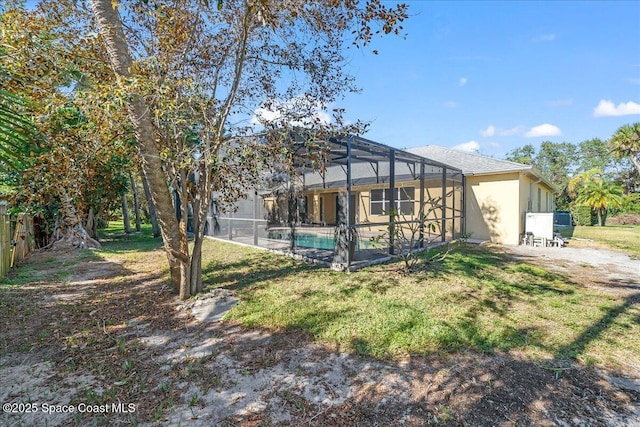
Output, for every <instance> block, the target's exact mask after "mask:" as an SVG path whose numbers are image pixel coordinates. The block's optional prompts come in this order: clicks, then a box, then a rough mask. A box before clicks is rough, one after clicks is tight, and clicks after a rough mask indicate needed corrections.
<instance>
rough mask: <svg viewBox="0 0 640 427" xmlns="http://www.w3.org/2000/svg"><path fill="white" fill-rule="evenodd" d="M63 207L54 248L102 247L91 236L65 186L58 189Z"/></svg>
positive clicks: (55, 235) (55, 232)
mask: <svg viewBox="0 0 640 427" xmlns="http://www.w3.org/2000/svg"><path fill="white" fill-rule="evenodd" d="M58 195H59V196H60V202H61V205H62V206H61V207H62V220H61V221H56V226H55V230H54V233H53V235H54V239H55V240H54V242H53V243H52V245H53V248H55V249H59V248H68V247H74V248H82V249H88V248H100V243H99V242H98V241H97V240H95V239H93V238H91V236H89V233H87V231H86V230H85V229H84V227H83V226H82V220H81V219H80V217H79V216H78V212H77V211H76V208H75V207H74V206H73V202H72V201H71V197H69V194H67V192H66V190H65V189H64V188H60V189H59V190H58Z"/></svg>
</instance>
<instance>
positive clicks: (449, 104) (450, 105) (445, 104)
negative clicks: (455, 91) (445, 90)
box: [442, 101, 458, 108]
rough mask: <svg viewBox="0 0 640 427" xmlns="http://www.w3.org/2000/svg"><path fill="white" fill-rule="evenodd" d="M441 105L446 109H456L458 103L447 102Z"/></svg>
mask: <svg viewBox="0 0 640 427" xmlns="http://www.w3.org/2000/svg"><path fill="white" fill-rule="evenodd" d="M442 105H443V106H445V107H447V108H456V107H457V106H458V103H457V102H455V101H447V102H445V103H444V104H442Z"/></svg>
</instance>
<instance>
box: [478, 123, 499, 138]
mask: <svg viewBox="0 0 640 427" xmlns="http://www.w3.org/2000/svg"><path fill="white" fill-rule="evenodd" d="M495 134H496V127H495V126H494V125H489V127H488V128H486V129H485V130H481V131H480V135H482V136H485V137H489V136H494V135H495Z"/></svg>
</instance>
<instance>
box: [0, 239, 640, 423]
mask: <svg viewBox="0 0 640 427" xmlns="http://www.w3.org/2000/svg"><path fill="white" fill-rule="evenodd" d="M500 250H503V251H505V252H506V253H509V254H510V255H511V256H513V257H514V258H515V259H521V260H526V261H527V262H530V263H533V264H539V265H542V266H544V267H546V268H550V269H554V270H558V271H562V272H563V273H566V274H570V275H572V276H579V277H580V278H584V279H585V280H588V281H589V283H590V286H593V287H595V288H599V289H604V290H605V291H606V292H612V293H618V294H622V295H626V296H629V297H632V298H635V299H636V300H634V301H635V303H640V281H639V280H638V278H639V273H640V261H638V260H631V259H629V258H628V257H626V256H624V255H622V254H620V253H617V252H612V251H605V250H602V249H594V248H576V247H570V248H545V249H540V248H522V247H521V248H509V249H507V248H502V249H500ZM52 256H54V255H51V254H44V255H43V254H34V256H32V257H31V259H30V261H29V262H30V263H31V265H32V266H33V268H35V269H40V270H38V271H42V278H43V281H42V282H39V283H32V284H28V285H25V286H23V287H21V288H20V289H14V290H10V291H7V292H5V293H4V294H3V298H4V300H3V301H2V303H3V304H5V305H7V304H11V307H10V309H8V310H5V311H3V312H5V313H9V314H10V315H11V313H14V315H15V317H12V316H13V315H11V316H7V318H5V319H3V320H2V321H3V324H2V352H1V353H0V355H1V356H0V401H2V402H3V404H4V403H9V402H13V403H22V404H23V406H22V407H18V406H19V405H15V407H14V408H8V409H9V410H6V409H7V408H5V407H4V406H3V411H2V413H0V425H3V426H4V425H6V426H14V425H15V426H19V425H24V426H66V425H83V426H84V425H144V426H153V425H166V426H177V425H182V426H271V425H273V426H280V425H291V426H298V425H300V426H302V425H307V426H396V425H407V426H423V425H445V426H448V425H451V426H516V425H518V426H520V425H532V426H533V425H536V426H586V425H589V426H640V372H602V371H599V370H598V369H596V368H593V367H585V366H581V365H577V364H575V363H571V362H561V361H533V360H530V359H527V358H525V357H523V356H521V355H519V354H518V353H517V352H510V353H508V354H506V353H504V354H501V353H498V354H494V355H484V354H475V353H462V354H457V355H455V356H447V357H440V356H431V357H412V358H407V359H404V360H400V361H394V362H385V361H379V360H373V359H368V358H362V357H358V356H356V355H351V354H348V353H345V352H342V351H340V349H337V348H331V347H327V346H323V345H319V344H316V343H313V342H312V341H311V339H310V338H309V337H308V336H306V335H304V334H302V333H299V332H284V333H279V332H273V331H265V330H259V329H247V328H244V327H242V326H240V325H238V324H234V323H231V322H225V321H220V316H221V314H222V313H223V312H224V310H226V309H228V308H229V307H231V306H232V305H233V303H234V301H235V300H234V296H233V295H232V294H231V293H230V292H228V291H224V290H219V291H216V293H215V294H212V295H210V296H209V297H208V298H206V299H204V300H199V301H197V302H190V303H187V304H183V303H180V302H179V301H178V300H177V299H176V298H175V296H172V295H170V293H169V292H167V288H166V284H165V283H163V282H162V280H161V278H160V277H159V275H158V276H153V277H149V274H148V273H149V272H143V271H131V270H127V269H126V268H124V267H123V266H122V265H121V264H119V263H118V262H116V261H113V260H109V259H107V260H105V261H101V262H96V261H91V262H88V263H87V264H85V265H78V266H71V267H66V268H68V269H69V271H70V273H71V274H70V275H69V276H68V277H66V278H65V280H61V281H53V282H51V281H45V279H46V278H47V277H48V276H50V275H51V274H52V273H53V271H51V270H47V269H50V268H53V267H51V266H52V265H60V264H61V263H62V261H64V259H65V258H64V257H65V255H64V254H61V255H55V256H59V257H61V258H60V260H58V261H59V262H55V263H51V262H48V263H45V262H44V259H45V257H47V258H48V259H50V258H51V257H52ZM66 256H67V257H70V256H71V255H66ZM123 277H124V278H125V279H123ZM24 310H30V311H31V312H32V313H31V315H29V316H22V317H21V316H19V315H18V313H20V312H24ZM69 336H72V337H74V339H69V338H66V340H63V339H62V338H63V337H69ZM639 339H640V337H639ZM114 403H119V404H121V405H120V406H113V405H112V404H114ZM33 404H37V405H38V406H37V407H36V408H35V409H36V410H33V409H34V407H33ZM45 404H46V405H47V407H46V409H47V410H48V411H49V412H51V411H53V412H54V413H43V410H44V406H43V405H45ZM129 404H132V405H133V407H131V406H128V405H129ZM25 405H27V406H25ZM29 405H30V406H29ZM48 405H54V407H53V408H51V407H50V406H48ZM65 405H67V406H66V407H65ZM109 405H111V406H109ZM69 407H73V409H74V412H73V413H69V412H68V411H67V412H65V408H66V409H67V410H68V409H69ZM14 409H16V410H18V409H20V411H19V412H22V413H12V412H17V411H14ZM26 409H31V410H32V411H31V413H25V410H26ZM131 409H133V410H131Z"/></svg>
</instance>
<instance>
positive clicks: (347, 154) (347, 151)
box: [220, 135, 465, 268]
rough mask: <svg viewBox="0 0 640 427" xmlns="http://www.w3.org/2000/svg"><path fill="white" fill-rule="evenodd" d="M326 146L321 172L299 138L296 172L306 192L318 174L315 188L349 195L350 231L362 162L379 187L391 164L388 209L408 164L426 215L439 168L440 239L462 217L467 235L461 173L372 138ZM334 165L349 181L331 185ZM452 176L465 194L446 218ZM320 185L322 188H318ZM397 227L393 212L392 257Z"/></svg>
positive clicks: (339, 139)
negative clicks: (430, 174) (356, 171)
mask: <svg viewBox="0 0 640 427" xmlns="http://www.w3.org/2000/svg"><path fill="white" fill-rule="evenodd" d="M326 144H327V147H328V151H327V155H326V158H325V168H322V169H320V170H318V169H317V167H316V168H314V167H313V165H311V164H310V161H309V158H310V156H309V155H310V154H312V152H311V151H309V149H308V148H307V146H306V145H305V143H304V140H303V139H302V137H300V139H299V141H294V146H295V149H296V157H295V159H296V160H295V169H296V171H297V173H298V178H300V180H301V182H302V186H303V190H308V189H309V188H310V187H307V183H306V181H305V175H307V176H311V175H312V174H319V177H320V180H321V184H320V183H318V184H316V187H315V188H316V189H319V188H322V189H330V188H335V189H337V190H339V191H340V192H341V193H342V192H344V193H345V194H346V203H345V207H346V212H345V214H344V219H345V223H346V226H347V227H348V228H351V227H354V226H356V225H357V224H353V223H352V212H353V213H355V211H354V208H355V207H354V206H353V200H352V197H351V196H352V194H353V188H354V183H353V181H354V176H353V167H354V165H355V164H361V163H368V164H369V165H370V166H371V169H372V170H373V171H374V173H375V183H377V184H380V183H384V180H383V178H385V177H386V176H387V175H385V176H381V175H380V165H381V164H386V163H387V162H388V164H389V171H388V187H386V188H388V190H389V197H390V200H389V206H396V194H395V191H394V190H395V189H396V163H398V164H404V165H406V171H408V172H409V174H410V175H411V177H412V178H413V180H415V181H419V188H420V198H419V205H420V211H419V212H421V213H422V212H424V209H425V203H426V200H425V177H426V173H425V169H426V167H427V166H432V167H436V168H440V169H441V170H442V175H441V194H442V205H441V206H440V208H441V214H440V216H439V218H438V220H439V221H440V222H441V236H440V240H441V241H442V242H444V241H446V240H447V236H446V225H447V221H448V220H452V223H451V224H452V228H453V229H455V225H456V218H460V220H459V221H460V222H459V226H460V233H463V232H464V223H465V221H464V214H465V213H464V199H465V194H464V175H463V174H462V171H461V170H459V169H456V168H452V167H451V166H449V165H446V164H443V163H440V162H437V161H435V160H431V159H427V158H425V157H422V156H420V155H417V154H413V153H409V152H407V151H404V150H400V149H397V148H393V147H390V146H388V145H384V144H381V143H378V142H375V141H371V140H369V139H366V138H362V137H360V136H355V135H344V136H339V137H333V138H329V139H328V141H326ZM331 166H339V167H340V168H341V169H342V170H343V172H344V176H345V177H346V178H345V179H344V180H340V181H331V182H329V181H327V170H328V167H331ZM449 173H455V174H459V175H460V191H461V192H462V194H461V195H460V200H461V201H462V203H461V206H459V207H457V206H455V202H454V204H453V206H452V207H451V208H452V210H453V211H454V212H455V211H459V215H457V216H456V214H455V213H454V215H453V216H452V217H451V218H447V201H446V199H447V195H448V193H447V184H448V176H449V175H448V174H449ZM318 185H319V186H320V187H318ZM454 186H455V184H454ZM252 193H253V194H254V203H253V205H254V208H253V217H254V218H253V219H254V221H258V220H259V218H256V216H257V211H258V203H259V201H258V199H257V194H258V193H257V192H256V191H252ZM226 219H228V220H229V224H230V225H231V220H232V215H229V218H220V220H226ZM247 220H248V219H247ZM396 225H397V224H395V217H394V215H393V214H392V213H391V212H390V213H389V215H388V227H389V231H390V233H389V236H390V240H391V241H390V242H389V247H388V252H389V254H390V255H393V251H394V245H393V241H392V238H393V230H394V227H396ZM424 226H425V224H424V221H422V222H421V224H420V239H419V246H420V247H422V248H423V247H424V246H425V245H424V235H425V227H424ZM253 229H254V238H253V244H254V245H257V244H258V239H257V222H254V224H253ZM290 232H291V234H290V238H291V239H292V240H293V239H294V236H293V233H294V232H295V230H294V229H292V230H291V231H290ZM228 233H229V240H233V235H232V230H231V227H229V231H228ZM291 247H292V251H295V245H292V246H291ZM335 252H337V249H336V250H335ZM347 252H348V251H347ZM352 261H353V260H352V259H351V258H350V257H347V259H346V262H344V260H343V261H342V262H340V264H341V266H338V268H349V267H350V265H351V263H352Z"/></svg>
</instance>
